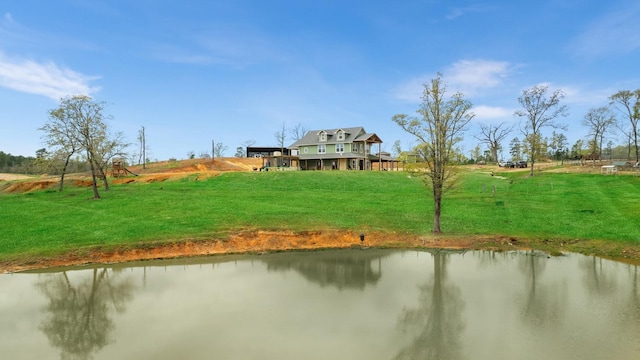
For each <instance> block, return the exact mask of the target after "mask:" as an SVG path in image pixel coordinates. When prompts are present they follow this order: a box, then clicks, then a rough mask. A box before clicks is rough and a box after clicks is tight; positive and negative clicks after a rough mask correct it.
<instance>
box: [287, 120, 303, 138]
mask: <svg viewBox="0 0 640 360" xmlns="http://www.w3.org/2000/svg"><path fill="white" fill-rule="evenodd" d="M306 133H307V129H306V128H305V127H304V126H302V124H300V123H298V124H296V125H295V126H294V127H293V128H291V130H290V132H289V134H290V135H291V139H292V140H293V141H298V140H300V139H302V138H303V137H304V135H305V134H306Z"/></svg>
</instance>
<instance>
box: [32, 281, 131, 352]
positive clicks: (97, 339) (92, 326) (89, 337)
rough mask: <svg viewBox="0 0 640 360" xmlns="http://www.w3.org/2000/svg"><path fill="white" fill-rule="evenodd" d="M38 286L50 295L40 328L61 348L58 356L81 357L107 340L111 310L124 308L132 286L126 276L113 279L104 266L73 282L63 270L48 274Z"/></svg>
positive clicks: (119, 311) (120, 310)
mask: <svg viewBox="0 0 640 360" xmlns="http://www.w3.org/2000/svg"><path fill="white" fill-rule="evenodd" d="M111 275H113V272H112V273H111ZM37 286H38V287H39V288H40V289H41V290H42V292H43V293H44V294H45V296H46V297H47V298H48V299H49V305H48V306H47V311H48V312H49V314H48V315H49V316H47V317H45V318H44V320H43V321H42V324H41V325H40V329H41V330H42V331H43V332H44V333H45V334H46V335H47V337H48V338H49V342H50V343H51V345H52V346H55V347H58V348H60V350H61V351H62V352H61V356H60V357H61V359H83V360H84V359H91V358H92V357H93V353H95V352H97V351H99V350H100V349H102V348H103V347H104V346H105V345H107V344H108V343H109V342H110V340H109V334H110V332H111V331H112V330H113V329H114V324H113V321H112V320H111V317H110V315H111V310H112V309H113V310H115V311H116V312H118V313H122V312H124V310H125V303H126V302H127V301H128V300H130V299H131V297H132V290H133V284H132V282H131V281H130V280H129V279H117V277H116V278H113V279H112V278H111V277H110V273H108V272H107V269H101V270H98V269H94V270H93V276H92V277H91V278H87V279H85V280H83V281H82V282H81V283H79V284H76V285H75V286H74V285H73V284H72V283H71V281H70V280H69V277H68V276H67V273H66V272H62V273H57V274H53V275H52V276H47V277H46V278H45V279H43V280H42V281H41V282H39V283H38V284H37Z"/></svg>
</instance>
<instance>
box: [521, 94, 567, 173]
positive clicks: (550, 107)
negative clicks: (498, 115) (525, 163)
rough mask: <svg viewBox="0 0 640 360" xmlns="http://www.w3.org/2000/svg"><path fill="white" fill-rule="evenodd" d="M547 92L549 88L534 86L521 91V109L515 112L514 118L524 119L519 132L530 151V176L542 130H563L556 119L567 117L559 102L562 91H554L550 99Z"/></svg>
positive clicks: (565, 109) (561, 97)
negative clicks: (548, 128)
mask: <svg viewBox="0 0 640 360" xmlns="http://www.w3.org/2000/svg"><path fill="white" fill-rule="evenodd" d="M548 90H549V87H548V86H546V85H536V86H534V87H532V88H530V89H526V90H524V91H522V96H520V97H519V98H518V102H519V103H520V105H522V109H519V110H516V112H515V115H516V116H519V117H522V118H525V121H524V125H521V127H520V130H521V131H522V134H523V135H524V137H525V139H524V140H523V141H524V142H525V143H526V147H527V149H529V151H530V154H529V156H530V157H531V159H530V160H531V172H530V175H531V176H533V166H534V164H535V161H536V160H537V159H538V158H539V156H540V141H541V140H542V134H541V131H542V129H543V128H545V127H552V128H560V129H564V128H565V127H564V126H563V125H561V124H558V123H556V119H557V118H558V117H560V116H567V115H568V112H567V106H566V105H560V100H562V99H563V98H564V93H563V92H562V90H555V91H554V92H553V93H552V94H551V96H550V97H547V91H548Z"/></svg>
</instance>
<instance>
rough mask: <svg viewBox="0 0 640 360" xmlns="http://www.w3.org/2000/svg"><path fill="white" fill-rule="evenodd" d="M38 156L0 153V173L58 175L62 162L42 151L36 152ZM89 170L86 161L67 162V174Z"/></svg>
mask: <svg viewBox="0 0 640 360" xmlns="http://www.w3.org/2000/svg"><path fill="white" fill-rule="evenodd" d="M37 153H38V156H36V157H33V156H22V155H18V156H16V155H11V154H8V153H5V152H3V151H0V173H12V174H49V175H60V174H61V173H62V167H63V164H64V161H63V160H61V159H57V158H52V157H49V156H48V154H47V153H46V151H44V149H41V150H38V152H37ZM88 170H89V165H88V164H87V161H86V160H85V159H84V158H82V157H80V156H77V157H76V158H72V159H70V160H69V165H68V166H67V172H68V173H77V172H85V171H88Z"/></svg>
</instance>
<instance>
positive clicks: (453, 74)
mask: <svg viewBox="0 0 640 360" xmlns="http://www.w3.org/2000/svg"><path fill="white" fill-rule="evenodd" d="M512 67H513V66H512V65H511V64H510V63H509V62H507V61H494V60H460V61H458V62H456V63H454V64H453V65H451V66H450V67H449V68H448V69H446V70H445V71H444V78H445V79H446V80H447V83H448V84H449V86H450V87H451V89H452V90H454V91H460V92H462V93H463V94H465V96H474V95H476V94H477V92H478V90H482V89H489V88H494V87H496V86H498V85H500V84H501V83H502V82H503V81H504V79H505V78H507V77H508V76H509V74H510V73H511V71H512Z"/></svg>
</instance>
